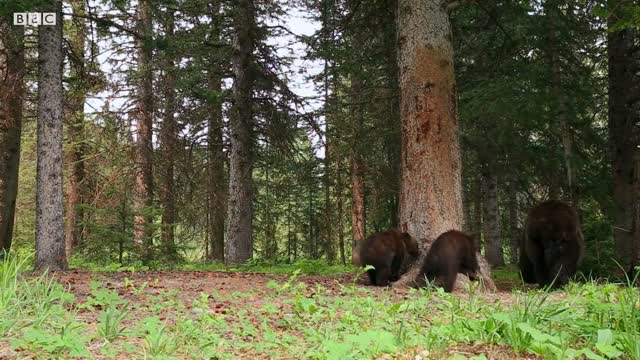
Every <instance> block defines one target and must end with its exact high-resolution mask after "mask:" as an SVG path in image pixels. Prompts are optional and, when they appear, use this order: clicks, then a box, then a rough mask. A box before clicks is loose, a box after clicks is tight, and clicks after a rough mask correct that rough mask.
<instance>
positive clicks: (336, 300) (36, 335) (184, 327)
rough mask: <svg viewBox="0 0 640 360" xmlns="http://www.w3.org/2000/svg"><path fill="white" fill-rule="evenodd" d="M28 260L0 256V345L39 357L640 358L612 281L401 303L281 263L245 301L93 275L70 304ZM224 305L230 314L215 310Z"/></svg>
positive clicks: (631, 292)
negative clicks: (481, 353) (86, 290)
mask: <svg viewBox="0 0 640 360" xmlns="http://www.w3.org/2000/svg"><path fill="white" fill-rule="evenodd" d="M28 265H29V261H28V259H23V260H21V261H19V260H17V259H16V258H14V257H10V258H9V259H8V260H7V261H5V262H3V263H0V285H1V287H2V288H1V289H0V349H2V348H6V347H10V348H11V349H13V351H18V352H20V353H19V354H21V355H26V354H33V355H35V356H36V358H69V357H80V358H83V357H92V356H95V355H100V356H106V357H114V356H122V357H127V358H146V357H148V358H152V359H183V358H196V359H202V358H213V359H233V358H238V357H240V356H243V357H246V358H255V357H263V358H271V357H288V358H311V359H368V358H377V357H379V356H381V355H383V354H403V353H404V354H411V353H414V352H416V351H422V350H426V351H428V353H429V358H443V357H447V356H450V355H452V354H450V353H447V349H448V348H449V347H450V346H453V345H456V344H458V345H467V346H483V345H484V346H486V345H491V344H496V345H502V346H506V347H507V348H508V349H511V351H512V352H513V353H514V354H518V353H519V354H525V353H534V354H539V355H541V356H543V357H544V358H545V359H571V358H588V359H615V358H625V359H640V331H639V330H640V293H639V292H638V289H637V288H630V287H627V286H622V285H619V284H609V283H596V282H587V283H583V284H576V283H572V284H570V285H569V286H567V288H566V289H565V290H564V291H563V292H555V293H545V292H542V291H533V290H532V291H527V292H522V291H516V292H514V293H512V294H510V295H508V297H509V300H508V301H504V302H500V301H498V302H496V301H494V300H491V299H492V298H491V297H487V296H485V295H484V294H481V293H478V292H476V290H475V288H470V289H469V290H468V294H466V295H465V294H463V295H458V294H456V295H451V294H446V293H443V292H442V291H441V290H439V289H433V288H431V289H421V290H411V291H410V292H409V294H408V296H407V297H406V299H403V298H401V297H399V296H398V295H396V294H395V293H394V292H393V291H373V290H372V289H371V288H365V287H359V286H354V285H353V284H351V283H347V284H336V287H335V288H332V289H327V288H324V287H323V286H321V285H314V286H311V287H309V286H307V285H305V284H303V283H300V282H299V281H298V279H297V276H298V275H300V274H305V273H318V274H323V273H334V271H337V269H333V268H328V269H326V268H325V269H323V268H322V264H320V263H315V262H307V263H305V266H306V267H307V268H306V269H305V270H298V271H295V270H293V269H294V268H295V265H287V266H286V267H285V266H284V265H280V266H278V267H277V271H278V273H282V272H284V271H285V270H288V271H289V273H292V274H293V275H292V276H291V277H290V279H289V281H286V282H283V283H280V282H275V281H271V282H269V283H268V284H267V290H266V295H264V296H263V297H262V298H261V299H259V300H260V301H258V302H254V303H251V304H252V305H251V306H248V305H247V301H250V300H251V299H252V298H253V297H254V295H255V294H254V293H244V292H234V293H228V294H227V295H224V296H222V295H220V294H218V292H217V291H213V292H210V293H206V292H200V293H199V294H197V295H194V294H189V296H188V301H183V300H181V299H182V298H181V296H180V295H181V293H180V291H179V290H176V289H169V290H162V291H152V292H151V291H148V290H149V288H148V287H147V285H144V284H140V283H136V282H135V281H134V280H125V281H124V282H123V283H122V284H121V287H119V289H120V290H119V291H120V293H119V292H118V291H115V290H110V289H106V288H104V287H103V286H102V285H103V284H102V283H100V282H97V281H94V282H92V283H91V284H90V294H89V296H87V297H86V298H83V299H82V300H77V299H75V297H74V296H73V295H72V294H70V293H69V292H67V291H65V289H64V288H63V287H62V286H61V285H59V284H58V283H57V282H53V281H51V280H50V278H49V277H48V276H46V275H43V276H39V277H33V276H22V275H21V271H22V270H24V269H25V268H26V267H28ZM262 266H264V267H266V266H267V265H265V264H251V265H249V266H247V267H246V268H247V269H250V271H259V270H257V269H261V267H262ZM316 267H319V268H316ZM301 268H302V267H301ZM301 268H297V269H301ZM297 269H296V270H297ZM198 270H203V269H202V268H198ZM236 270H237V271H242V270H243V268H238V269H236ZM270 272H274V271H270ZM505 276H506V274H505ZM149 287H151V285H149ZM122 292H124V293H122ZM125 295H126V296H125ZM142 299H144V300H142ZM221 304H224V309H225V311H224V312H218V311H215V310H214V309H217V308H218V307H220V306H222V305H221ZM79 314H82V316H80V315H79ZM512 355H513V354H512ZM513 356H515V355H513ZM456 358H460V356H459V355H458V356H457V357H456ZM479 358H481V357H479Z"/></svg>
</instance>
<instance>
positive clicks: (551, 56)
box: [544, 1, 577, 204]
mask: <svg viewBox="0 0 640 360" xmlns="http://www.w3.org/2000/svg"><path fill="white" fill-rule="evenodd" d="M544 8H545V13H546V16H547V22H548V35H547V37H548V41H547V44H546V45H547V49H545V50H546V53H547V62H548V65H549V67H550V70H551V77H550V79H551V94H552V99H554V102H553V104H552V107H551V108H552V109H553V117H552V118H554V119H557V121H558V122H559V127H558V130H559V131H560V139H561V142H562V150H563V157H564V165H565V185H566V197H567V198H568V199H569V200H570V202H571V203H573V204H575V201H576V200H577V199H576V193H575V176H574V170H573V165H572V159H571V158H572V156H573V155H572V153H573V136H572V132H573V130H572V128H571V124H570V122H569V114H568V109H567V108H568V106H567V97H566V94H565V92H564V89H563V88H562V69H561V59H560V56H559V53H558V52H559V49H558V46H559V45H558V35H559V30H557V26H556V24H555V22H556V21H560V20H561V19H560V18H559V17H558V14H557V12H558V9H557V4H556V2H555V1H546V2H545V3H544Z"/></svg>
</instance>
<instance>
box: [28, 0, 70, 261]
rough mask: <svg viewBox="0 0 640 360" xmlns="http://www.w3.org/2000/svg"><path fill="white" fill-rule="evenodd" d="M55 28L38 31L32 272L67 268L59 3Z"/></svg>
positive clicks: (59, 1) (53, 8) (58, 2)
mask: <svg viewBox="0 0 640 360" xmlns="http://www.w3.org/2000/svg"><path fill="white" fill-rule="evenodd" d="M47 10H49V11H50V12H55V13H56V16H57V19H56V25H50V26H42V27H40V28H39V29H38V57H39V59H38V63H39V67H38V145H37V148H38V159H37V175H36V177H37V184H36V261H35V268H36V270H41V269H42V270H45V269H49V270H62V269H65V268H66V267H67V259H66V256H65V246H64V221H63V219H64V211H63V209H64V203H63V190H62V168H63V163H62V157H63V153H62V122H63V108H62V106H63V99H62V95H63V91H64V89H63V87H62V57H63V55H62V16H61V15H62V0H53V1H52V3H51V5H50V6H49V7H48V8H47Z"/></svg>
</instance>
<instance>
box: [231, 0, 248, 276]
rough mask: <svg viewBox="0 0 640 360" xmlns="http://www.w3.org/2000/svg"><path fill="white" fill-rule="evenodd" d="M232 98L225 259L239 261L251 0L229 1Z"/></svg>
mask: <svg viewBox="0 0 640 360" xmlns="http://www.w3.org/2000/svg"><path fill="white" fill-rule="evenodd" d="M233 6H234V9H233V27H234V34H233V66H232V67H233V75H234V77H235V79H234V83H233V99H234V106H233V112H232V114H231V120H230V127H231V163H230V169H229V215H228V216H229V227H228V230H227V231H228V232H227V247H226V254H225V255H226V256H225V262H227V263H229V264H237V263H242V262H244V261H246V260H248V259H250V258H251V257H252V256H253V237H252V231H253V226H252V224H253V179H252V173H253V162H254V155H253V131H254V129H253V126H254V125H253V111H252V93H253V74H251V64H252V53H253V39H252V34H253V28H254V27H255V25H254V22H255V10H254V5H253V0H238V1H236V2H234V4H233Z"/></svg>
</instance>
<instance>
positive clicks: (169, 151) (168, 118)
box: [160, 11, 178, 259]
mask: <svg viewBox="0 0 640 360" xmlns="http://www.w3.org/2000/svg"><path fill="white" fill-rule="evenodd" d="M173 17H174V11H169V12H168V13H167V14H166V20H165V33H166V36H167V37H168V38H171V37H173V32H174V20H173ZM164 57H165V59H164V61H165V66H164V70H165V78H164V89H163V90H164V100H165V109H164V118H163V121H162V132H161V145H162V149H161V151H162V161H163V162H164V163H163V164H164V171H163V174H162V175H163V177H162V180H163V186H162V194H161V198H162V219H161V234H160V238H161V241H162V246H163V252H164V254H165V256H167V257H168V258H170V259H172V258H175V257H176V256H177V251H176V244H175V224H176V200H175V188H174V170H175V155H174V154H175V152H176V143H177V141H178V139H177V136H178V135H177V130H176V119H175V115H174V114H175V111H176V94H175V87H176V66H175V64H174V59H173V54H172V53H171V47H169V48H168V49H167V51H165V54H164Z"/></svg>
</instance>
